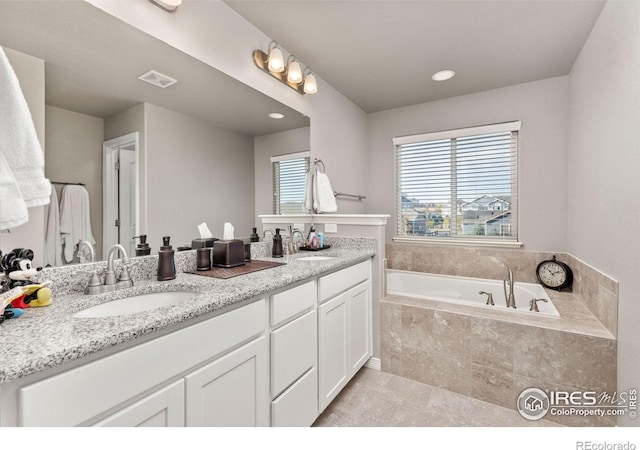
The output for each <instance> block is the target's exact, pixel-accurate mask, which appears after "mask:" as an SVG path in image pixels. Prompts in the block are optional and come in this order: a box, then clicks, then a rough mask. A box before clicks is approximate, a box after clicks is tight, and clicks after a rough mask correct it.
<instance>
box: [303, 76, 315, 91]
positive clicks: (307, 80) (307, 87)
mask: <svg viewBox="0 0 640 450" xmlns="http://www.w3.org/2000/svg"><path fill="white" fill-rule="evenodd" d="M304 92H305V94H315V93H316V92H318V83H317V82H316V76H315V75H314V74H312V73H309V74H307V76H306V77H304Z"/></svg>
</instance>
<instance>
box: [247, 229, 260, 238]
mask: <svg viewBox="0 0 640 450" xmlns="http://www.w3.org/2000/svg"><path fill="white" fill-rule="evenodd" d="M249 240H250V241H251V242H259V241H260V236H259V235H258V229H257V228H256V227H253V233H251V237H250V238H249Z"/></svg>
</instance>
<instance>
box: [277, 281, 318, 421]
mask: <svg viewBox="0 0 640 450" xmlns="http://www.w3.org/2000/svg"><path fill="white" fill-rule="evenodd" d="M317 298H318V296H317V288H316V281H315V280H313V281H310V282H307V283H305V284H303V285H300V286H297V287H294V288H291V289H288V290H286V291H284V292H280V293H277V294H274V295H272V296H271V314H270V316H271V317H270V323H271V333H270V338H271V399H272V402H271V425H272V426H278V427H293V426H301V427H307V426H309V425H311V424H312V423H313V422H314V421H315V419H316V418H317V416H318V378H317V364H318V362H317V361H318V357H317V348H318V329H317V322H318V321H317V311H316V305H317Z"/></svg>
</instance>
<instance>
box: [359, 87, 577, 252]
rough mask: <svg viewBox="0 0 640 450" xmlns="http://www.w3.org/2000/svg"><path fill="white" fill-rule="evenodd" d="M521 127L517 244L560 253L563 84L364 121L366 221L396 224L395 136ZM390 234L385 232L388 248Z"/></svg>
mask: <svg viewBox="0 0 640 450" xmlns="http://www.w3.org/2000/svg"><path fill="white" fill-rule="evenodd" d="M512 120H522V129H521V131H520V135H519V149H518V158H519V161H518V165H519V172H518V177H519V178H518V183H519V186H518V188H519V199H518V202H519V204H520V205H519V210H518V215H519V230H520V231H519V239H520V241H521V242H523V243H524V247H525V248H526V249H528V250H541V251H544V250H555V251H564V250H565V246H566V238H567V234H566V230H567V225H566V224H567V216H566V207H567V180H566V176H567V175H566V174H567V154H566V148H567V124H568V77H566V76H565V77H558V78H551V79H547V80H542V81H536V82H532V83H525V84H520V85H516V86H510V87H506V88H501V89H494V90H490V91H485V92H479V93H476V94H469V95H463V96H460V97H453V98H449V99H445V100H439V101H435V102H429V103H422V104H419V105H414V106H409V107H404V108H398V109H393V110H389V111H383V112H379V113H374V114H370V115H369V148H370V154H369V172H370V173H369V188H368V191H369V193H368V194H369V196H368V197H367V212H368V213H385V214H391V217H392V218H393V217H394V208H395V205H394V200H395V199H394V191H395V187H394V147H393V144H392V142H391V140H392V139H393V137H395V136H403V135H411V134H419V133H428V132H432V131H441V130H449V129H455V128H463V127H470V126H475V125H485V124H491V123H499V122H508V121H512ZM394 233H395V224H394V223H393V219H392V220H390V221H389V224H388V225H387V241H388V242H389V241H390V240H391V237H392V236H393V235H394Z"/></svg>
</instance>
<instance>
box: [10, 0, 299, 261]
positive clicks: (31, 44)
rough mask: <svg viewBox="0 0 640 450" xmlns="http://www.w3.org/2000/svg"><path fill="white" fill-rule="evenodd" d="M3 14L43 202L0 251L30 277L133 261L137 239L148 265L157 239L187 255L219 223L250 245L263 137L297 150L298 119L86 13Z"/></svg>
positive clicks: (82, 8)
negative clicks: (25, 251)
mask: <svg viewBox="0 0 640 450" xmlns="http://www.w3.org/2000/svg"><path fill="white" fill-rule="evenodd" d="M11 3H12V4H11V5H7V4H0V46H2V48H3V49H5V51H6V53H7V57H8V59H9V61H10V63H11V65H12V66H13V69H14V70H15V72H16V75H17V76H18V79H19V81H20V86H21V89H22V91H23V94H24V96H25V99H26V100H27V103H28V105H29V109H30V110H31V115H32V117H33V121H34V124H35V125H36V129H37V130H38V138H39V140H40V141H41V143H42V147H43V151H44V156H45V176H46V178H48V179H49V180H50V181H51V182H52V189H51V192H52V194H51V199H50V200H51V202H50V205H49V206H47V207H44V208H40V210H38V211H36V210H34V211H31V210H30V215H29V223H28V224H26V225H24V226H22V227H20V228H17V229H14V230H11V233H10V234H2V235H0V244H1V247H2V248H3V249H7V248H9V247H11V245H12V244H11V242H20V244H21V245H29V246H30V248H34V249H35V250H36V251H35V254H36V264H38V265H42V266H47V265H51V266H59V265H66V264H76V263H84V262H88V261H90V260H92V259H93V258H95V260H103V259H105V258H106V255H107V253H108V251H109V249H110V248H111V247H112V246H113V245H114V244H121V245H123V246H124V247H125V249H126V250H127V252H128V254H129V256H135V255H136V246H137V244H139V243H140V242H141V241H140V239H139V238H138V237H139V236H143V239H144V237H146V242H147V243H148V245H149V247H150V248H151V254H155V253H156V252H157V250H158V249H159V247H160V245H161V242H162V236H165V235H170V236H172V241H173V242H175V244H176V246H177V247H179V246H184V245H190V243H191V240H192V239H193V238H197V237H198V231H197V225H198V224H200V223H202V222H206V223H208V224H209V227H210V228H211V230H212V232H213V234H214V236H218V235H220V237H221V234H222V227H223V224H224V223H225V222H230V223H233V224H234V226H235V227H236V230H238V234H239V237H243V236H247V237H248V236H249V234H250V232H251V229H252V227H254V226H256V218H255V217H256V212H255V200H254V199H255V191H256V189H255V181H254V173H255V172H256V169H255V167H254V166H255V153H256V152H258V151H261V150H260V148H257V147H256V145H258V144H259V143H260V142H263V141H264V137H266V136H271V135H273V136H275V138H274V139H270V141H274V140H275V142H276V145H275V148H274V150H273V152H274V153H278V152H280V153H282V148H283V145H277V142H278V140H282V141H283V142H286V141H287V139H286V134H287V133H289V132H291V133H296V134H297V135H300V130H302V134H303V135H304V136H306V143H303V144H301V146H300V148H298V147H296V148H294V149H292V150H291V151H292V152H294V151H300V150H308V149H309V144H308V136H309V131H308V130H309V118H308V117H304V116H303V115H302V114H300V113H298V112H296V111H294V110H292V109H290V108H288V107H286V106H284V105H282V104H281V103H279V102H277V101H275V100H273V99H271V98H268V97H267V96H265V95H263V94H262V93H259V92H258V91H255V90H253V89H252V88H249V87H247V86H246V85H244V84H242V83H240V82H238V81H236V80H234V79H232V78H230V77H228V76H227V75H224V74H222V73H221V72H218V71H217V70H215V69H213V68H211V67H210V66H208V65H206V64H204V63H202V62H200V61H198V60H196V59H194V58H192V57H190V56H188V55H186V54H184V53H182V52H180V51H178V50H176V49H175V48H173V47H170V46H168V45H166V44H164V43H163V42H161V41H159V40H157V39H155V38H153V37H151V36H149V35H146V34H144V33H142V32H140V31H139V30H136V29H134V28H132V27H130V26H129V25H127V24H125V23H123V22H121V21H118V20H116V19H115V18H114V17H112V16H110V15H109V14H106V13H104V12H102V11H100V10H99V9H97V8H95V7H93V6H91V5H89V4H86V3H84V2H64V1H63V2H58V1H53V2H47V3H41V2H25V3H23V4H20V3H16V2H11ZM9 6H10V7H9ZM89 28H91V29H89ZM80 35H81V36H84V38H83V39H76V37H77V36H80ZM87 36H88V38H87ZM131 42H135V43H136V45H135V46H132V45H131ZM124 47H127V52H122V51H121V50H122V48H124ZM150 71H153V72H150ZM165 77H166V78H165ZM140 78H142V79H140ZM167 80H168V81H167ZM171 80H175V82H173V81H171ZM274 111H277V112H281V113H283V114H284V116H285V118H284V119H282V120H274V119H271V118H269V117H268V114H269V113H271V112H274ZM258 138H262V139H258ZM256 139H257V140H256ZM287 151H288V150H287ZM261 169H262V168H261ZM264 171H265V172H266V173H270V171H271V167H270V164H269V163H268V162H265V167H264ZM267 212H270V211H266V210H265V211H260V213H267ZM38 230H44V233H42V232H40V231H38ZM25 243H26V244H25ZM81 243H82V244H83V245H80V244H81ZM87 244H90V245H87ZM40 249H41V250H40Z"/></svg>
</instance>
